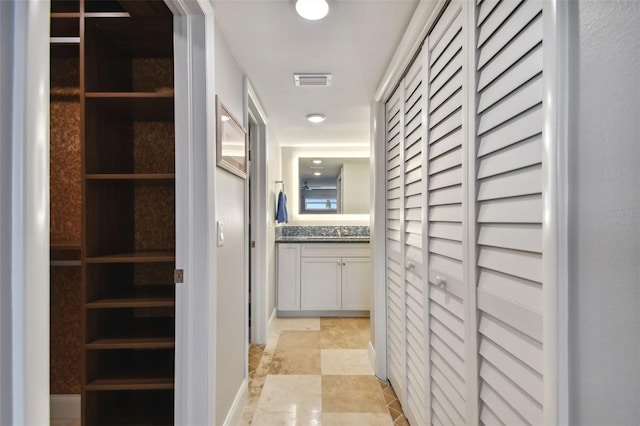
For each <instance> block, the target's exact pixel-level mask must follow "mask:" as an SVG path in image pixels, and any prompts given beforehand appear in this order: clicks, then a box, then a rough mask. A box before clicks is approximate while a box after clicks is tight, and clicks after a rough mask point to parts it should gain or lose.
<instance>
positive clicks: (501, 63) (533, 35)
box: [477, 16, 542, 90]
mask: <svg viewBox="0 0 640 426" xmlns="http://www.w3.org/2000/svg"><path fill="white" fill-rule="evenodd" d="M541 33H542V19H541V17H540V16H539V17H537V18H535V19H534V20H533V21H531V22H530V23H529V25H528V26H527V27H526V28H524V29H523V30H522V32H521V33H519V34H518V35H517V36H516V37H515V38H514V39H513V40H512V41H511V43H509V44H508V45H507V46H506V47H505V48H504V49H503V50H501V51H500V52H498V53H497V54H496V55H495V56H494V57H493V58H491V61H490V62H489V63H487V64H485V65H484V66H483V67H482V68H479V69H478V86H477V89H478V90H482V89H484V88H485V87H486V86H487V85H488V84H490V83H491V82H493V81H495V79H497V78H498V77H499V76H500V75H502V73H504V72H505V71H506V70H507V69H508V68H510V67H512V66H513V64H515V63H516V62H518V61H519V60H520V58H522V57H523V56H524V55H526V54H527V53H528V52H529V51H530V50H531V49H533V48H534V47H535V46H537V45H539V44H540V37H539V36H538V35H539V34H541Z"/></svg>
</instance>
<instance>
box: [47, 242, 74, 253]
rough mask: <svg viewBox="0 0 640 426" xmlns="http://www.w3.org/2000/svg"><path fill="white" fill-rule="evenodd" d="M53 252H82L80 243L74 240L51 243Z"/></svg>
mask: <svg viewBox="0 0 640 426" xmlns="http://www.w3.org/2000/svg"><path fill="white" fill-rule="evenodd" d="M49 247H50V248H51V250H65V251H66V250H80V241H74V240H51V241H50V242H49Z"/></svg>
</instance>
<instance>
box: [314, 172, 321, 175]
mask: <svg viewBox="0 0 640 426" xmlns="http://www.w3.org/2000/svg"><path fill="white" fill-rule="evenodd" d="M313 174H314V175H316V176H322V173H320V172H314V173H313Z"/></svg>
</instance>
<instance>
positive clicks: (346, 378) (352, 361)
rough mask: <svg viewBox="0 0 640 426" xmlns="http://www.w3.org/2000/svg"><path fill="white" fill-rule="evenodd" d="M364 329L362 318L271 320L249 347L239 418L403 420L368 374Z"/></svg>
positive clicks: (384, 387) (347, 425)
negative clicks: (261, 340)
mask: <svg viewBox="0 0 640 426" xmlns="http://www.w3.org/2000/svg"><path fill="white" fill-rule="evenodd" d="M369 333H370V331H369V319H368V318H297V319H294V318H286V319H284V318H278V319H276V320H275V322H274V324H273V326H272V328H271V334H270V336H269V339H268V341H267V344H266V345H265V346H260V347H253V345H252V348H250V350H249V360H250V367H249V370H250V377H251V380H250V383H249V397H248V400H247V404H246V406H245V407H244V410H243V413H242V420H241V422H240V425H241V426H245V425H254V426H255V425H266V426H278V425H283V426H284V425H287V426H288V425H301V426H303V425H304V426H307V425H324V426H333V425H335V426H338V425H339V426H365V425H366V426H394V425H396V426H400V425H408V424H409V423H408V422H407V420H406V418H405V417H404V414H403V413H402V407H401V406H400V402H399V401H398V398H397V397H396V394H395V393H394V392H393V389H392V388H391V386H390V385H389V384H388V383H385V382H381V381H379V380H378V379H376V377H375V376H374V374H373V369H372V367H371V362H370V361H369V354H368V350H367V345H368V342H369ZM260 353H261V357H260V355H259V354H260ZM252 360H253V364H252ZM256 361H258V362H259V363H258V365H257V366H256V365H255V363H256ZM254 367H255V368H254ZM252 371H253V373H252Z"/></svg>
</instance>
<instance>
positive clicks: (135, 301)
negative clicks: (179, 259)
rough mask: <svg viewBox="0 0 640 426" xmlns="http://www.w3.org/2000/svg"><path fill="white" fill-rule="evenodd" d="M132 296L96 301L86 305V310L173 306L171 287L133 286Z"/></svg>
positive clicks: (172, 288) (173, 297)
mask: <svg viewBox="0 0 640 426" xmlns="http://www.w3.org/2000/svg"><path fill="white" fill-rule="evenodd" d="M134 287H135V288H134V289H133V292H132V293H133V294H131V295H128V296H124V297H111V298H104V299H98V300H95V301H92V302H89V303H87V305H86V307H87V309H109V308H164V307H174V306H175V287H174V286H173V285H144V286H134Z"/></svg>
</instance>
